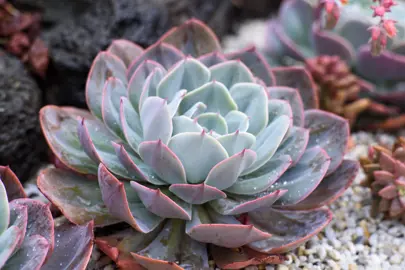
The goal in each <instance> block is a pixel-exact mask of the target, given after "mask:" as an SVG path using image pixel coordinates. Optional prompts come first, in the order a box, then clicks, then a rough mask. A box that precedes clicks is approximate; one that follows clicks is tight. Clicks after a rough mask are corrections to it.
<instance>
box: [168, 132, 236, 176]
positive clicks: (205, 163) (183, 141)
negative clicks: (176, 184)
mask: <svg viewBox="0 0 405 270" xmlns="http://www.w3.org/2000/svg"><path fill="white" fill-rule="evenodd" d="M168 146H169V148H170V149H171V150H172V151H173V152H174V154H176V156H177V157H178V158H179V159H180V161H181V163H182V164H183V167H184V169H185V171H186V176H187V182H189V183H192V184H196V183H200V182H202V181H204V180H205V178H206V177H207V175H208V173H209V171H210V170H211V169H212V168H213V167H214V166H215V165H216V164H217V163H219V162H221V161H222V160H224V159H226V158H227V157H228V154H227V152H226V150H225V149H224V148H223V147H222V146H221V144H219V143H218V141H217V140H215V139H214V138H213V137H211V136H208V135H206V134H205V132H202V133H194V132H187V133H180V134H177V135H176V136H173V137H172V138H171V139H170V141H169V145H168ZM201 157H204V158H203V159H201ZM197 164H198V166H197Z"/></svg>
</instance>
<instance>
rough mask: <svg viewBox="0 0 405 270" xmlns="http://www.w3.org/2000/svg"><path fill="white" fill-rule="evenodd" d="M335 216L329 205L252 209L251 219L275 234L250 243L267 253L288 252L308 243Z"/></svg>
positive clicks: (251, 246)
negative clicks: (288, 208)
mask: <svg viewBox="0 0 405 270" xmlns="http://www.w3.org/2000/svg"><path fill="white" fill-rule="evenodd" d="M331 220H332V213H331V211H330V210H329V209H318V210H310V211H285V210H275V209H271V208H268V209H262V210H258V211H254V212H250V213H249V216H248V223H249V224H252V225H254V226H255V227H257V228H260V229H262V230H264V231H266V232H268V233H271V234H272V237H271V238H268V239H265V240H261V241H257V242H253V243H250V244H248V246H249V247H250V248H252V249H254V250H257V251H259V252H264V253H271V254H274V253H285V252H287V251H290V250H292V249H294V248H296V247H298V246H299V245H301V244H303V243H305V242H306V241H307V240H309V239H310V238H312V237H313V236H314V235H316V234H317V233H319V232H320V231H321V230H322V229H323V228H325V227H326V225H328V224H329V222H330V221H331Z"/></svg>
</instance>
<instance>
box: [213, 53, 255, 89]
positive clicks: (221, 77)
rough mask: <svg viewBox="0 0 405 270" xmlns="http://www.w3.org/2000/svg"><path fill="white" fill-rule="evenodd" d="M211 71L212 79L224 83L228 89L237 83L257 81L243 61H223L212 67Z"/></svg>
mask: <svg viewBox="0 0 405 270" xmlns="http://www.w3.org/2000/svg"><path fill="white" fill-rule="evenodd" d="M210 71H211V80H214V81H219V82H221V83H223V84H224V85H225V87H226V88H228V89H229V88H231V87H232V86H233V85H234V84H236V83H241V82H245V83H248V82H254V81H255V80H254V77H253V74H252V72H251V71H250V70H249V68H248V67H247V66H246V65H245V64H243V63H242V62H241V61H236V60H231V61H227V62H223V63H220V64H217V65H214V66H212V67H210Z"/></svg>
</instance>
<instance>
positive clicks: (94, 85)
mask: <svg viewBox="0 0 405 270" xmlns="http://www.w3.org/2000/svg"><path fill="white" fill-rule="evenodd" d="M109 77H115V78H117V79H119V80H121V81H122V82H123V83H124V84H126V83H127V78H126V66H125V64H124V62H122V61H121V59H119V58H118V57H117V56H115V55H114V54H112V53H109V52H100V53H99V54H98V55H97V57H96V58H95V59H94V61H93V64H92V66H91V68H90V72H89V76H88V77H87V82H86V102H87V106H88V108H89V109H90V111H91V112H92V113H93V115H95V116H96V117H98V118H100V119H101V118H102V113H101V103H102V93H103V88H104V84H105V82H106V81H107V79H108V78H109Z"/></svg>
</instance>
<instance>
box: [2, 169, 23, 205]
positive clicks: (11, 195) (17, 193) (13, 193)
mask: <svg viewBox="0 0 405 270" xmlns="http://www.w3.org/2000/svg"><path fill="white" fill-rule="evenodd" d="M0 182H3V185H4V187H5V189H6V192H7V198H8V201H9V202H11V201H12V200H15V199H20V198H27V194H25V191H24V188H23V186H22V185H21V183H20V180H18V177H17V176H16V175H15V174H14V172H13V171H12V170H11V169H10V167H9V166H0Z"/></svg>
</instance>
